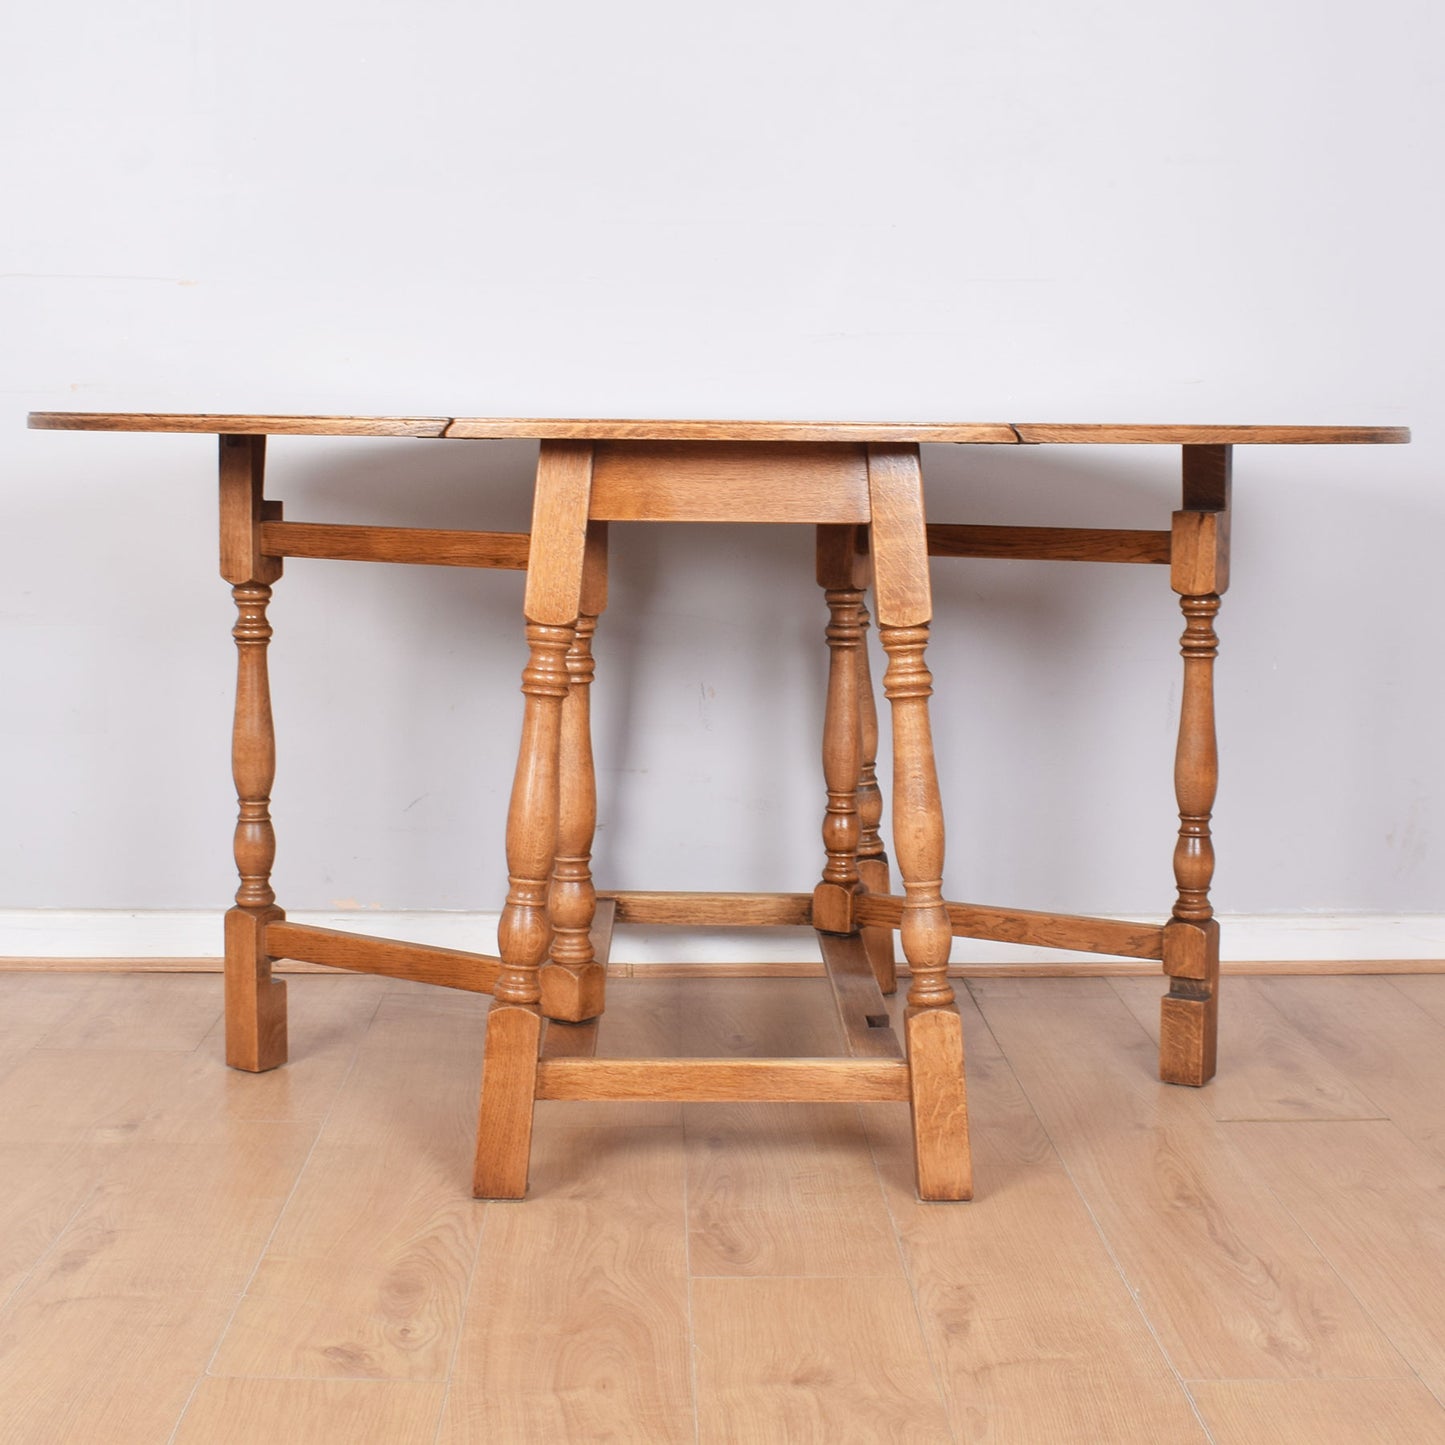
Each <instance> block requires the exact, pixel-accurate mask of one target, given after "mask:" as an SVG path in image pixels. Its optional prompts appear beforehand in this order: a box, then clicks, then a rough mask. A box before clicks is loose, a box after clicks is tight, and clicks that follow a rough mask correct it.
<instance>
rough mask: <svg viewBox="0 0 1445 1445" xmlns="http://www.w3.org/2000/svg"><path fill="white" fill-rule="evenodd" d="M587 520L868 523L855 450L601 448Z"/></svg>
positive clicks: (766, 445) (745, 445)
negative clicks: (593, 518)
mask: <svg viewBox="0 0 1445 1445" xmlns="http://www.w3.org/2000/svg"><path fill="white" fill-rule="evenodd" d="M592 516H593V517H595V518H598V519H599V520H603V521H613V522H866V521H867V520H868V473H867V467H866V465H865V462H864V459H863V453H862V451H861V450H860V449H859V448H858V447H856V446H849V445H839V444H831V445H830V444H823V445H808V444H803V443H796V442H795V443H791V444H786V443H781V442H737V441H734V442H715V443H711V444H709V443H705V442H696V441H694V442H683V443H673V444H669V443H666V442H599V443H598V445H597V448H596V452H595V471H594V476H593V485H592Z"/></svg>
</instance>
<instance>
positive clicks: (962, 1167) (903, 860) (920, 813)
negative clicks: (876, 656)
mask: <svg viewBox="0 0 1445 1445" xmlns="http://www.w3.org/2000/svg"><path fill="white" fill-rule="evenodd" d="M868 492H869V501H870V503H871V508H872V514H873V523H872V547H873V568H874V587H875V589H876V592H877V597H878V634H879V638H880V640H881V641H882V643H883V650H884V652H886V653H887V654H888V668H887V671H886V672H885V673H884V675H883V694H884V696H885V697H886V698H887V699H888V701H889V703H890V705H891V707H892V716H893V846H894V850H895V852H896V853H897V858H898V872H899V877H900V879H901V881H902V884H903V895H904V898H903V916H902V918H901V920H900V922H899V935H900V939H901V942H902V945H903V954H904V957H905V958H907V960H908V965H909V968H910V969H911V970H912V974H913V977H912V980H911V982H910V984H909V989H908V1013H907V1017H906V1019H905V1023H904V1035H905V1038H906V1042H907V1054H908V1073H909V1081H910V1095H909V1104H910V1106H911V1109H912V1116H913V1143H914V1162H915V1166H916V1168H917V1172H918V1194H919V1198H921V1199H933V1200H944V1199H968V1198H970V1197H971V1196H972V1191H973V1185H972V1171H971V1166H970V1164H969V1152H968V1116H967V1109H966V1102H965V1096H964V1083H963V1031H962V1027H961V1025H960V1023H959V1018H958V1011H957V1009H956V1008H955V1007H954V1004H953V988H952V985H951V984H950V983H949V982H948V954H949V949H950V946H951V943H952V938H953V932H952V927H951V925H950V922H949V917H948V909H947V907H946V905H945V903H944V900H943V802H942V799H941V798H940V796H939V791H938V775H937V771H936V769H935V766H934V760H933V737H932V733H931V731H930V729H929V721H928V699H929V696H930V695H931V693H932V691H933V679H932V676H931V675H930V673H929V671H928V668H927V666H926V665H925V663H924V660H923V654H924V648H925V647H926V645H927V642H928V624H929V620H930V618H931V616H932V610H933V608H932V598H931V593H930V589H929V581H928V543H927V539H926V536H925V534H924V516H923V474H922V469H921V466H920V463H919V457H918V450H917V448H916V447H912V448H904V447H883V446H870V447H869V448H868Z"/></svg>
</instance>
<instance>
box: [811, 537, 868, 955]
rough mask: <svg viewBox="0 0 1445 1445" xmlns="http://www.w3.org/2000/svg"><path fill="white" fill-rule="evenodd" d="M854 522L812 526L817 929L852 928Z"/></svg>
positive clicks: (856, 637) (856, 645)
mask: <svg viewBox="0 0 1445 1445" xmlns="http://www.w3.org/2000/svg"><path fill="white" fill-rule="evenodd" d="M855 532H856V528H854V527H850V526H820V527H819V528H818V585H819V586H820V587H822V588H824V594H823V595H824V597H825V599H826V601H827V603H828V617H829V621H828V629H827V632H826V634H825V635H826V637H827V640H828V700H827V708H826V711H825V713H824V720H823V782H824V784H825V786H826V788H827V790H828V806H827V811H826V812H825V813H824V815H823V848H824V851H825V853H826V854H827V861H826V862H825V863H824V865H823V877H822V879H821V881H820V882H819V883H818V885H817V887H816V888H815V889H814V890H813V927H814V928H818V929H821V930H822V931H823V932H824V933H842V934H848V933H852V932H854V931H855V926H854V923H853V898H854V895H855V894H856V893H857V892H858V888H859V875H858V843H859V839H860V836H861V831H860V828H861V825H860V819H859V814H858V782H859V776H860V773H861V770H862V756H863V742H862V711H861V705H860V701H859V698H860V691H861V689H860V685H859V674H860V667H859V662H860V659H861V658H862V655H863V623H862V609H863V592H862V589H861V588H860V587H858V586H857V585H856V579H855V577H854V571H855V568H856V565H857V552H856V549H855V546H854V536H855Z"/></svg>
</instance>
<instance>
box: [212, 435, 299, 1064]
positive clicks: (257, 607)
mask: <svg viewBox="0 0 1445 1445" xmlns="http://www.w3.org/2000/svg"><path fill="white" fill-rule="evenodd" d="M265 473H266V438H265V437H264V436H246V437H241V436H223V437H222V438H221V440H220V527H221V576H222V577H223V578H224V579H225V580H226V581H227V582H229V583H231V595H232V597H233V598H234V599H235V602H236V625H235V627H234V628H233V629H232V632H231V635H232V637H234V638H235V641H236V705H235V715H234V720H233V723H232V729H231V773H232V776H233V778H234V779H235V784H236V801H237V816H236V831H235V838H234V842H233V851H234V853H235V858H236V871H237V873H238V874H240V879H241V884H240V887H239V888H238V889H237V890H236V906H235V907H234V908H233V909H231V911H230V912H229V913H228V914H227V915H226V926H225V940H226V1062H227V1063H228V1064H230V1066H231V1067H232V1068H234V1069H246V1070H248V1071H250V1072H253V1073H261V1072H264V1071H265V1070H267V1069H274V1068H277V1067H278V1066H279V1065H281V1064H284V1063H285V1062H286V985H285V983H284V982H282V981H281V980H280V979H274V978H272V976H271V959H270V958H269V956H268V955H267V954H266V951H265V930H266V925H267V924H268V923H270V922H272V921H273V920H276V919H280V918H282V917H284V914H283V913H282V912H281V910H280V909H279V908H278V907H277V906H276V894H275V891H274V890H273V889H272V887H271V866H272V864H273V863H274V862H275V860H276V833H275V829H274V828H273V827H272V824H271V785H272V783H273V782H274V781H275V777H276V730H275V725H274V723H273V721H272V718H271V683H270V675H269V672H268V669H267V666H266V651H267V648H268V646H269V645H270V642H271V624H270V622H269V621H268V620H267V617H266V608H267V605H268V604H269V603H270V601H271V584H272V583H273V582H275V581H276V580H277V579H278V578H279V577H280V576H281V561H280V559H279V558H274V557H267V556H265V555H264V554H263V553H262V551H261V546H260V529H261V526H262V524H263V522H264V520H265V517H266V512H267V503H266V500H265Z"/></svg>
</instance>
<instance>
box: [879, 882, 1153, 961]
mask: <svg viewBox="0 0 1445 1445" xmlns="http://www.w3.org/2000/svg"><path fill="white" fill-rule="evenodd" d="M904 903H905V900H904V899H902V898H900V897H898V896H897V895H896V894H879V893H869V894H866V895H865V896H863V897H862V898H860V899H859V900H858V905H857V916H858V921H859V922H860V923H862V924H865V925H867V924H872V925H875V926H879V927H883V928H897V927H898V925H899V923H900V922H901V921H902V918H903V909H904ZM944 906H945V907H946V908H947V909H948V918H949V925H950V927H951V929H952V931H953V935H954V937H956V938H987V939H991V940H992V941H993V942H995V943H1024V944H1030V945H1032V946H1033V947H1035V948H1073V949H1080V950H1082V951H1083V952H1086V953H1111V954H1117V955H1120V956H1121V957H1124V958H1162V957H1163V956H1164V943H1163V929H1162V927H1160V926H1159V925H1158V924H1151V923H1128V922H1121V921H1119V920H1118V919H1113V918H1087V917H1082V916H1080V915H1078V914H1074V913H1039V912H1035V911H1033V910H1030V909H1027V908H986V907H983V906H982V905H980V904H977V903H946V904H945V905H944Z"/></svg>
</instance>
